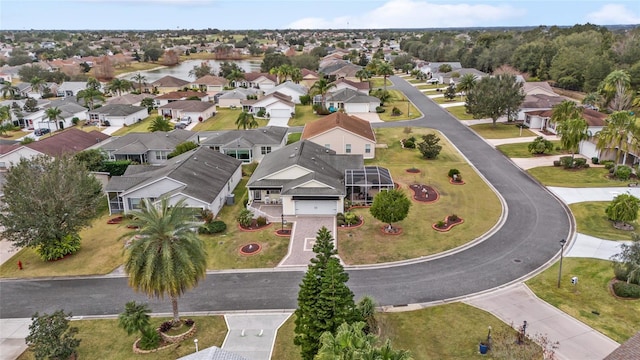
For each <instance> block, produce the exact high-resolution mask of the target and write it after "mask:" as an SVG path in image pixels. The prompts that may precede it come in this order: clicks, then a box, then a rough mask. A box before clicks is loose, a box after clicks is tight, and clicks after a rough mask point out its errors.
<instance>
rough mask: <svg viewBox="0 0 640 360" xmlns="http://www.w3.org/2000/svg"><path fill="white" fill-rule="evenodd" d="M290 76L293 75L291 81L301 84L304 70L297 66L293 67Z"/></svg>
mask: <svg viewBox="0 0 640 360" xmlns="http://www.w3.org/2000/svg"><path fill="white" fill-rule="evenodd" d="M289 76H291V81H293V82H294V83H296V84H300V81H302V71H301V70H300V69H298V68H296V67H294V68H292V69H291V73H290V74H289Z"/></svg>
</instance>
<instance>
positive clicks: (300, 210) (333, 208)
mask: <svg viewBox="0 0 640 360" xmlns="http://www.w3.org/2000/svg"><path fill="white" fill-rule="evenodd" d="M295 203H296V215H335V214H336V213H337V201H335V200H296V201H295Z"/></svg>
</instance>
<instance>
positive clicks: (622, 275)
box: [613, 263, 629, 281]
mask: <svg viewBox="0 0 640 360" xmlns="http://www.w3.org/2000/svg"><path fill="white" fill-rule="evenodd" d="M613 274H614V275H615V276H616V279H617V280H620V281H627V278H628V276H629V270H628V269H627V268H626V267H624V266H621V264H617V263H616V264H614V265H613Z"/></svg>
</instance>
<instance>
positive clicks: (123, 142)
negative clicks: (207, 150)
mask: <svg viewBox="0 0 640 360" xmlns="http://www.w3.org/2000/svg"><path fill="white" fill-rule="evenodd" d="M192 136H193V132H191V131H189V130H182V129H176V130H172V131H169V132H164V131H156V132H151V133H128V134H126V135H123V136H120V137H113V138H111V141H109V142H107V143H106V144H104V145H102V146H100V148H101V149H103V150H106V151H118V150H120V149H124V148H130V149H138V148H136V147H133V144H139V145H140V146H142V147H144V148H145V149H147V151H148V150H174V149H175V148H176V145H178V144H180V143H182V142H185V141H187V140H188V139H189V138H191V137H192ZM138 150H139V149H138ZM129 154H141V153H138V152H136V153H129Z"/></svg>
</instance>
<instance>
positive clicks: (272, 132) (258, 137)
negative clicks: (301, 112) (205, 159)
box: [200, 126, 288, 147]
mask: <svg viewBox="0 0 640 360" xmlns="http://www.w3.org/2000/svg"><path fill="white" fill-rule="evenodd" d="M287 131H288V129H287V128H285V127H280V126H267V127H264V128H261V129H250V130H229V131H217V132H206V133H204V132H203V133H201V134H200V139H201V140H200V144H201V145H205V146H221V147H223V146H228V145H230V144H235V143H236V142H240V141H241V142H242V143H243V144H245V145H251V146H253V145H279V144H281V143H282V140H283V139H284V137H285V136H286V135H287ZM203 138H205V139H204V140H203Z"/></svg>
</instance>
